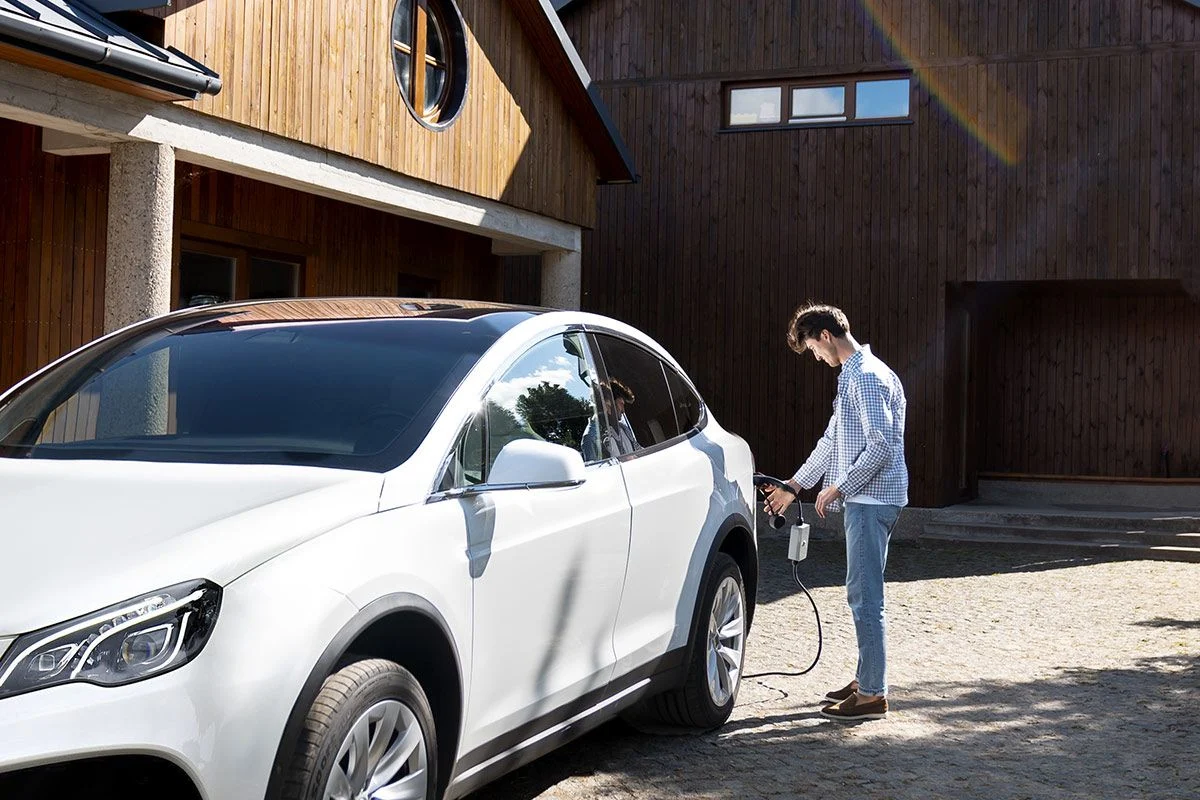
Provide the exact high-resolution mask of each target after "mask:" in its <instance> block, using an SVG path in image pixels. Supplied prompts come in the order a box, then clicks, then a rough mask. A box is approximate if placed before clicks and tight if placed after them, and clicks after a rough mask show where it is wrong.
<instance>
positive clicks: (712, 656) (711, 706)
mask: <svg viewBox="0 0 1200 800" xmlns="http://www.w3.org/2000/svg"><path fill="white" fill-rule="evenodd" d="M699 612H700V613H699V614H698V615H697V619H696V622H695V625H694V628H693V630H692V640H691V646H690V647H689V648H688V650H689V653H690V660H689V662H688V664H687V678H686V680H685V682H684V684H683V686H681V687H679V688H677V689H674V690H672V691H669V692H665V693H663V694H660V695H655V696H654V697H651V698H648V699H647V700H645V701H643V702H642V703H640V704H639V705H638V706H637V707H636V708H635V709H634V710H633V712H632V713H631V714H629V715H627V717H626V718H627V719H628V720H629V721H630V722H632V723H633V724H634V725H636V726H638V727H642V728H645V729H648V730H654V724H655V723H657V724H660V725H661V724H665V725H667V726H670V727H674V728H685V729H692V730H710V729H712V728H716V727H718V726H720V725H722V724H724V722H725V721H726V720H727V719H729V715H730V714H731V713H733V706H734V703H736V702H737V694H738V689H739V688H740V687H741V679H742V664H743V661H744V659H745V655H746V620H747V616H746V590H745V587H744V584H743V582H742V571H741V570H740V569H739V568H738V565H737V562H736V561H734V560H733V558H732V557H731V556H729V555H728V554H726V553H717V555H716V557H715V558H714V559H713V562H712V564H710V565H709V569H708V575H707V577H706V579H705V582H704V586H703V589H702V591H701V595H700V607H699Z"/></svg>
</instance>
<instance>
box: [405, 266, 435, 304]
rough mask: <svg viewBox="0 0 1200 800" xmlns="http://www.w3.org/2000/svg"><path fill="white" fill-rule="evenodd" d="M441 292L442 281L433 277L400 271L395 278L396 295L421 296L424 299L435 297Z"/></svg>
mask: <svg viewBox="0 0 1200 800" xmlns="http://www.w3.org/2000/svg"><path fill="white" fill-rule="evenodd" d="M441 293H442V282H441V281H439V280H437V279H435V278H426V277H424V276H421V275H410V274H408V273H407V272H401V273H400V274H399V275H398V276H397V280H396V296H397V297H421V298H425V299H429V298H433V297H437V296H438V295H439V294H441Z"/></svg>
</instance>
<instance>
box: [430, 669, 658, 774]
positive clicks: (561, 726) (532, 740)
mask: <svg viewBox="0 0 1200 800" xmlns="http://www.w3.org/2000/svg"><path fill="white" fill-rule="evenodd" d="M649 683H650V679H649V678H643V679H642V680H640V681H638V682H637V683H635V684H634V685H633V686H630V687H629V688H628V689H626V690H625V691H623V692H618V693H617V694H614V695H613V696H612V697H610V698H608V699H607V700H602V701H601V702H599V703H597V704H596V705H594V706H592V707H591V708H589V709H587V710H586V711H581V712H579V713H578V714H576V715H575V716H573V717H571V718H570V719H569V720H567V721H565V722H560V723H558V724H557V725H555V726H554V727H553V728H547V729H546V730H544V731H542V732H541V733H539V734H537V735H536V736H531V737H529V738H528V739H526V740H525V741H523V742H521V743H520V744H518V745H516V746H514V747H510V748H509V749H507V750H505V751H504V752H503V753H501V754H500V755H498V756H493V757H492V758H489V759H488V760H487V761H485V762H483V763H482V764H479V765H478V766H474V767H471V769H469V770H467V771H466V772H464V773H463V774H462V775H459V776H458V777H457V778H455V779H454V783H452V784H451V786H455V785H457V784H460V783H462V782H463V781H465V780H467V779H469V778H471V777H472V776H474V775H478V774H479V773H480V772H483V771H484V770H485V769H487V768H488V767H491V766H493V765H495V764H498V763H500V762H501V761H503V760H504V759H506V758H509V757H510V756H512V755H513V754H514V753H519V752H520V751H522V750H524V749H525V748H527V747H531V746H533V745H535V744H537V743H538V742H540V741H542V740H543V739H546V738H548V737H550V736H553V735H555V734H557V733H561V732H562V731H565V730H566V729H567V728H569V727H571V726H572V725H575V724H576V723H578V722H579V721H580V720H583V719H586V718H587V717H590V716H592V715H593V714H595V713H596V712H598V711H602V710H603V709H605V708H607V707H608V706H611V705H612V704H613V703H616V702H617V701H618V700H621V699H623V698H625V697H627V696H629V695H631V694H633V693H634V692H636V691H637V690H638V689H641V688H643V687H644V686H646V685H648V684H649Z"/></svg>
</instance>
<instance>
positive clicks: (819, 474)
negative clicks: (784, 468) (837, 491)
mask: <svg viewBox="0 0 1200 800" xmlns="http://www.w3.org/2000/svg"><path fill="white" fill-rule="evenodd" d="M835 436H837V412H836V411H835V412H834V413H833V414H832V415H831V416H830V417H829V424H828V425H826V426H825V433H824V434H823V435H822V436H821V440H820V441H819V442H817V446H816V447H814V448H813V451H812V454H811V455H810V456H809V457H808V460H807V461H805V462H804V466H802V467H801V468H800V469H799V470H797V471H796V474H795V475H793V476H792V479H791V480H790V481H788V482H789V483H791V484H792V485H793V488H797V489H811V488H812V487H814V486H816V485H817V481H819V480H821V478H823V477H824V476H825V473H826V472H828V471H829V469H830V467H831V466H832V463H831V462H832V460H833V438H834V437H835Z"/></svg>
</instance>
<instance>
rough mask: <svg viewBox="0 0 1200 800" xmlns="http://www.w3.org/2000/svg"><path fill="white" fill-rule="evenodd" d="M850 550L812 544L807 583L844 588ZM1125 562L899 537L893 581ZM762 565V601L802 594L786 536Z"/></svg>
mask: <svg viewBox="0 0 1200 800" xmlns="http://www.w3.org/2000/svg"><path fill="white" fill-rule="evenodd" d="M845 548H846V544H845V542H844V541H841V540H828V539H824V540H817V541H813V542H811V543H810V544H809V549H808V558H807V559H805V560H804V561H803V562H801V564H800V569H799V575H800V580H802V581H803V582H804V585H805V586H807V587H808V588H809V589H824V588H828V587H830V586H844V585H845V583H846V550H845ZM1121 560H1123V559H1122V558H1120V557H1118V556H1113V555H1110V554H1102V555H1097V554H1085V553H1045V552H1039V551H1031V550H1017V549H1011V548H1010V549H998V548H988V547H972V546H969V545H954V544H951V545H945V544H942V543H938V544H936V545H931V544H924V543H920V542H915V541H912V540H908V539H898V540H893V542H892V544H891V546H890V547H889V548H888V566H887V581H888V583H907V582H910V581H927V580H935V579H939V578H970V577H978V576H982V575H1001V574H1005V573H1020V572H1044V571H1047V570H1060V569H1070V568H1072V567H1084V566H1089V565H1092V564H1100V563H1107V562H1113V561H1121ZM759 562H760V565H761V567H760V569H761V574H762V579H761V580H760V586H761V588H760V591H759V597H758V602H760V603H770V602H773V601H775V600H778V599H780V598H781V597H785V596H789V595H791V594H794V593H795V591H798V590H797V589H796V585H795V584H794V583H793V582H792V578H791V572H792V567H791V562H790V561H788V560H787V539H786V538H785V537H784V536H783V535H781V534H775V533H772V534H768V535H762V536H760V537H759ZM1197 624H1200V623H1197Z"/></svg>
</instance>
